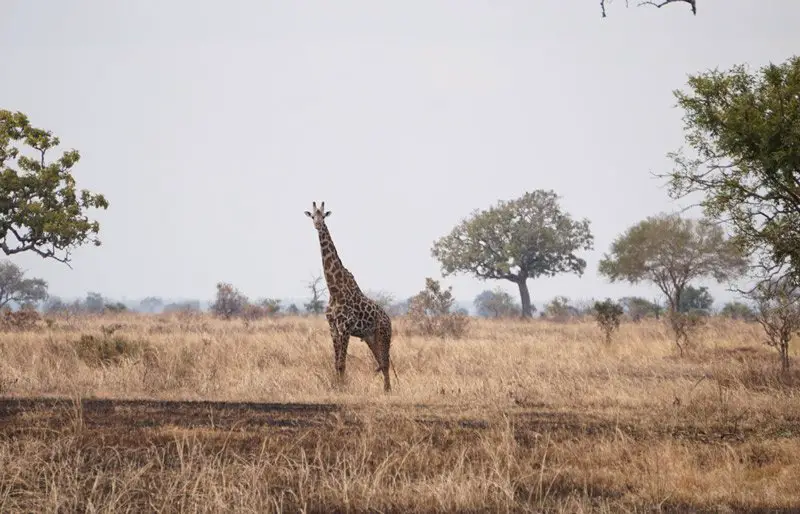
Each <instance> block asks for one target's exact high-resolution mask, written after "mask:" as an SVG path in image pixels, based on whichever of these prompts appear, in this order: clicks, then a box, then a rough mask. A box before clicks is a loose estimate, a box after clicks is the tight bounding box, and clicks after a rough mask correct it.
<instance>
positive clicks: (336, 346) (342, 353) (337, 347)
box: [333, 332, 350, 384]
mask: <svg viewBox="0 0 800 514" xmlns="http://www.w3.org/2000/svg"><path fill="white" fill-rule="evenodd" d="M349 342H350V336H349V335H348V334H347V333H346V332H337V334H336V337H335V338H334V340H333V351H334V359H335V362H334V365H335V367H336V375H337V377H338V379H339V383H340V384H343V383H344V373H345V366H346V364H347V345H348V343H349Z"/></svg>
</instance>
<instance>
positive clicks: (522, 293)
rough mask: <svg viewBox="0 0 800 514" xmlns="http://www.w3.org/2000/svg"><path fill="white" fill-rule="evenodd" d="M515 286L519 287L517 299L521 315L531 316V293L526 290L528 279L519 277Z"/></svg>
mask: <svg viewBox="0 0 800 514" xmlns="http://www.w3.org/2000/svg"><path fill="white" fill-rule="evenodd" d="M517 287H519V299H520V302H521V303H522V317H523V318H532V317H533V311H532V310H531V294H530V292H528V279H527V278H520V279H519V280H518V281H517Z"/></svg>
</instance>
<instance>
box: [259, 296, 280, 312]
mask: <svg viewBox="0 0 800 514" xmlns="http://www.w3.org/2000/svg"><path fill="white" fill-rule="evenodd" d="M258 305H259V307H261V308H262V309H263V310H264V315H266V316H274V315H276V314H279V313H280V312H281V309H282V308H283V306H282V305H281V301H280V299H278V298H263V299H261V300H260V301H259V302H258Z"/></svg>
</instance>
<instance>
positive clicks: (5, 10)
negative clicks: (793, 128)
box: [0, 0, 800, 307]
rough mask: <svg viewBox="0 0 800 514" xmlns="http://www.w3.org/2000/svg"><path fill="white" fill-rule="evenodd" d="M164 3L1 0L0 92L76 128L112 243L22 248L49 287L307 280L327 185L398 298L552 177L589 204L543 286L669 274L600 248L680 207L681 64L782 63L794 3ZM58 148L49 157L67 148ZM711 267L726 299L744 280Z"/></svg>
mask: <svg viewBox="0 0 800 514" xmlns="http://www.w3.org/2000/svg"><path fill="white" fill-rule="evenodd" d="M577 4H578V3H577V2H572V3H570V5H567V2H540V3H539V4H538V5H536V6H534V5H532V4H531V3H530V2H522V1H510V2H506V3H505V4H504V5H502V6H499V5H495V4H493V5H490V4H488V3H484V2H474V1H470V2H459V3H457V4H456V3H455V2H435V3H431V2H428V3H425V4H422V3H418V2H407V3H402V4H400V3H394V4H384V3H381V4H378V3H367V2H356V1H350V0H345V1H341V2H337V3H336V4H332V3H322V2H313V3H305V4H297V3H289V2H283V3H279V2H255V1H239V2H231V3H227V4H221V3H213V2H209V1H207V0H203V1H196V2H191V3H190V2H186V1H175V2H170V3H169V4H165V3H164V4H157V3H156V2H152V1H141V2H136V3H121V2H99V1H94V2H90V1H74V2H63V3H62V2H54V1H51V2H38V3H31V2H22V1H19V0H12V1H6V2H4V3H3V4H2V5H0V28H2V31H1V32H0V45H2V48H3V49H4V50H5V52H4V56H5V62H4V67H3V70H2V72H0V73H1V74H2V80H0V95H2V98H3V104H2V105H1V106H0V107H2V108H4V109H10V110H12V111H22V112H24V113H26V114H27V115H28V116H29V117H30V120H31V122H32V124H33V125H34V126H36V127H40V128H44V129H47V130H51V131H52V132H53V133H54V134H55V135H57V136H58V137H59V138H60V139H61V142H62V144H61V146H60V147H59V148H58V149H57V150H58V155H60V152H62V151H64V150H66V149H70V148H76V149H78V150H79V151H80V152H81V161H80V162H79V163H78V165H77V166H76V167H75V169H74V175H75V177H76V180H77V183H78V187H79V188H88V189H90V190H92V191H94V192H100V193H103V194H104V195H106V197H107V199H108V200H109V202H110V207H109V209H108V210H107V211H105V212H102V211H101V212H96V211H92V212H91V213H90V217H92V218H96V219H98V220H99V221H100V223H101V230H100V239H101V240H102V242H103V245H102V246H101V247H98V248H95V247H91V246H87V247H84V248H80V249H78V250H77V251H75V252H74V253H73V260H72V266H73V269H69V268H67V267H66V266H64V265H63V264H60V263H58V262H55V261H52V260H43V259H41V258H40V257H38V256H35V255H14V256H10V257H6V256H4V255H0V258H9V259H10V260H11V261H12V262H15V263H16V264H18V265H20V266H21V267H22V268H24V269H26V270H27V271H28V274H29V275H30V276H35V277H41V278H44V279H45V280H47V281H48V283H49V286H50V293H51V294H52V295H57V296H62V297H83V296H85V294H86V292H87V291H96V292H100V293H102V294H103V295H104V296H108V297H110V298H114V299H122V298H127V299H141V298H144V297H147V296H159V297H163V298H187V299H188V298H192V299H198V300H201V301H206V300H210V299H212V298H213V296H214V293H215V284H216V283H217V282H230V283H232V284H233V285H234V286H236V287H237V288H238V289H240V290H241V291H242V292H243V293H245V294H247V295H248V296H250V297H251V298H254V299H255V298H259V297H278V298H305V297H306V290H305V287H306V283H307V282H308V280H309V278H310V277H311V276H312V275H315V274H321V262H320V250H319V242H318V239H317V234H316V231H315V230H314V228H313V226H312V223H311V221H310V220H309V219H308V218H307V217H306V216H304V215H303V211H305V210H309V208H310V206H311V202H312V201H317V202H319V201H323V200H324V201H325V202H326V206H327V207H328V208H329V209H330V210H331V211H332V212H333V214H332V216H331V217H330V218H329V219H328V227H329V229H330V231H331V233H332V236H333V239H334V241H335V243H336V245H337V248H338V251H339V254H340V256H341V257H342V260H343V262H344V264H345V266H347V267H348V269H350V271H351V272H352V273H353V274H354V275H355V277H356V280H357V281H358V282H359V284H360V286H361V288H362V289H363V290H365V291H369V290H374V291H381V290H382V291H388V292H391V293H393V294H394V295H395V296H396V297H397V298H398V299H403V298H407V297H409V296H411V295H413V294H415V293H416V292H418V291H420V290H421V289H422V288H423V287H424V282H425V277H426V276H430V277H434V278H437V279H440V280H441V282H442V283H443V284H444V285H445V286H449V285H452V286H453V293H454V295H455V297H456V299H457V300H458V301H460V302H462V303H471V302H472V299H473V298H474V297H475V295H477V294H478V293H479V292H481V291H482V290H484V289H492V288H494V287H496V286H497V285H501V286H502V287H503V289H505V290H506V291H508V292H509V293H511V294H512V295H514V297H515V298H518V292H517V289H516V286H515V285H514V284H512V283H510V282H507V281H488V282H482V281H479V280H477V279H475V278H473V277H471V276H468V275H456V276H451V277H444V278H442V275H441V272H440V268H439V265H438V263H437V262H436V261H435V260H434V259H433V257H432V256H431V253H430V248H431V246H432V244H433V242H434V240H436V239H437V238H439V237H441V236H443V235H445V234H447V233H448V232H449V231H450V230H451V229H452V228H453V227H454V226H455V224H457V223H458V222H459V221H460V220H461V219H462V218H464V217H466V216H468V215H469V214H470V213H471V212H472V211H473V210H475V209H486V208H488V207H490V206H491V205H493V204H495V203H496V202H497V201H498V200H501V199H503V200H509V199H513V198H517V197H519V196H521V195H522V194H524V193H525V192H526V191H531V190H534V189H553V190H554V191H556V192H557V193H558V194H559V195H560V196H561V200H560V202H561V205H562V206H563V208H564V209H565V210H566V211H568V212H569V213H570V214H571V215H572V216H573V217H574V218H576V219H581V218H584V217H586V218H589V219H590V220H591V230H592V233H593V234H594V238H595V241H594V248H595V249H594V251H591V252H583V253H582V254H581V256H582V257H584V258H585V259H586V260H587V267H586V271H585V273H584V275H583V277H577V276H574V275H568V274H564V275H559V276H556V277H553V278H544V279H537V280H530V281H529V283H528V285H529V287H530V291H531V296H532V298H533V300H534V302H535V303H536V304H542V303H544V302H547V301H549V300H550V299H552V298H553V297H554V296H556V295H564V296H567V297H570V298H572V299H575V300H577V299H588V298H592V297H594V298H605V297H607V296H609V297H612V298H618V297H621V296H629V295H639V296H644V297H645V298H648V299H652V298H655V297H659V298H660V295H659V293H658V291H657V289H656V288H655V287H651V286H646V285H640V286H635V287H634V286H630V285H628V284H624V283H623V284H609V283H608V282H607V281H606V280H605V279H603V278H602V277H600V276H598V275H597V263H598V261H599V259H600V258H601V257H602V255H603V253H604V252H607V251H608V249H609V246H610V244H611V242H612V240H613V239H614V238H615V237H617V236H618V235H619V234H620V233H622V232H623V231H624V230H626V229H627V228H628V227H629V226H630V225H632V224H634V223H636V222H638V221H640V220H642V219H644V218H645V217H647V216H650V215H654V214H657V213H659V212H663V211H667V212H671V211H675V210H678V209H680V208H682V207H684V206H686V205H687V203H686V202H683V203H677V202H672V201H670V199H669V198H668V197H667V194H666V190H665V188H664V185H663V183H662V182H660V181H659V180H657V179H654V178H653V177H652V176H651V172H658V171H666V170H668V169H669V166H670V161H669V160H668V158H667V157H666V154H667V152H670V151H673V150H676V149H678V148H679V147H680V145H681V144H682V141H683V134H682V130H681V127H682V122H681V112H680V111H679V110H678V109H677V108H675V100H674V97H673V95H672V91H673V90H674V89H681V88H684V87H685V84H686V78H687V75H689V74H693V73H697V72H701V71H704V70H707V69H710V68H715V67H719V68H721V69H725V68H728V67H730V66H732V65H735V64H740V63H747V64H749V65H750V66H752V67H753V68H757V67H760V66H763V65H765V64H767V63H769V62H776V63H777V62H782V61H784V60H785V59H787V58H788V57H789V56H791V55H792V54H793V51H794V52H796V51H797V42H798V38H797V36H796V33H795V30H796V29H795V27H794V24H793V23H792V22H791V20H797V19H800V4H798V3H790V2H772V3H769V4H764V3H755V2H747V1H744V0H704V1H703V2H701V5H700V6H699V8H698V14H697V16H692V14H691V13H690V11H689V9H688V8H687V7H686V6H684V5H682V4H677V5H670V6H667V7H665V8H663V9H655V8H649V7H646V6H644V7H635V6H634V5H633V3H632V4H631V7H629V8H625V5H624V2H613V3H611V4H610V5H609V6H608V8H607V10H608V17H607V18H605V19H603V18H601V17H600V9H599V6H598V5H597V2H581V3H580V5H577ZM55 156H56V154H55V153H54V154H53V155H52V157H55ZM695 285H705V286H708V287H709V290H710V292H711V293H712V295H713V296H714V298H715V306H717V307H718V306H720V305H721V303H724V302H725V301H726V300H728V299H731V298H733V297H734V296H733V295H732V294H730V293H727V292H726V291H725V289H726V285H725V284H722V285H718V284H715V283H713V282H712V281H711V280H707V281H700V282H697V283H695Z"/></svg>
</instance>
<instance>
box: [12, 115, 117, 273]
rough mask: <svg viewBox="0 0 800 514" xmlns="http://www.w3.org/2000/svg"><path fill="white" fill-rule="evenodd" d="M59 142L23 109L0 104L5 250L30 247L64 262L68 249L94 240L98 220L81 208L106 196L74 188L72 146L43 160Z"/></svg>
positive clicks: (103, 203)
mask: <svg viewBox="0 0 800 514" xmlns="http://www.w3.org/2000/svg"><path fill="white" fill-rule="evenodd" d="M59 143H60V142H59V139H58V138H57V137H55V136H53V135H52V133H51V132H49V131H46V130H43V129H39V128H36V127H33V126H32V125H31V124H30V122H29V121H28V118H27V116H25V115H24V114H23V113H21V112H16V113H15V112H11V111H7V110H2V109H0V249H2V251H3V252H4V253H5V254H6V255H13V254H16V253H21V252H28V251H30V252H33V253H36V254H38V255H40V256H42V257H44V258H52V259H54V260H57V261H59V262H63V263H69V261H70V253H71V251H72V250H73V249H75V248H77V247H79V246H81V245H84V244H86V243H92V244H94V245H96V246H99V245H100V240H99V239H97V234H98V232H99V230H100V224H99V223H98V222H97V221H90V220H89V218H88V217H87V214H86V211H87V210H88V209H90V208H101V209H106V208H108V202H107V201H106V199H105V197H103V195H100V194H94V193H91V192H90V191H88V190H86V189H83V190H80V191H78V190H77V189H76V187H75V178H74V177H73V176H72V168H73V167H74V166H75V164H77V162H78V160H79V159H80V155H79V153H78V151H77V150H68V151H66V152H64V153H63V154H62V155H61V157H59V158H58V159H56V160H53V161H51V162H48V157H49V156H48V152H49V151H51V150H53V149H54V148H55V147H57V146H58V145H59ZM53 151H54V150H53ZM26 153H27V154H29V155H26Z"/></svg>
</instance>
